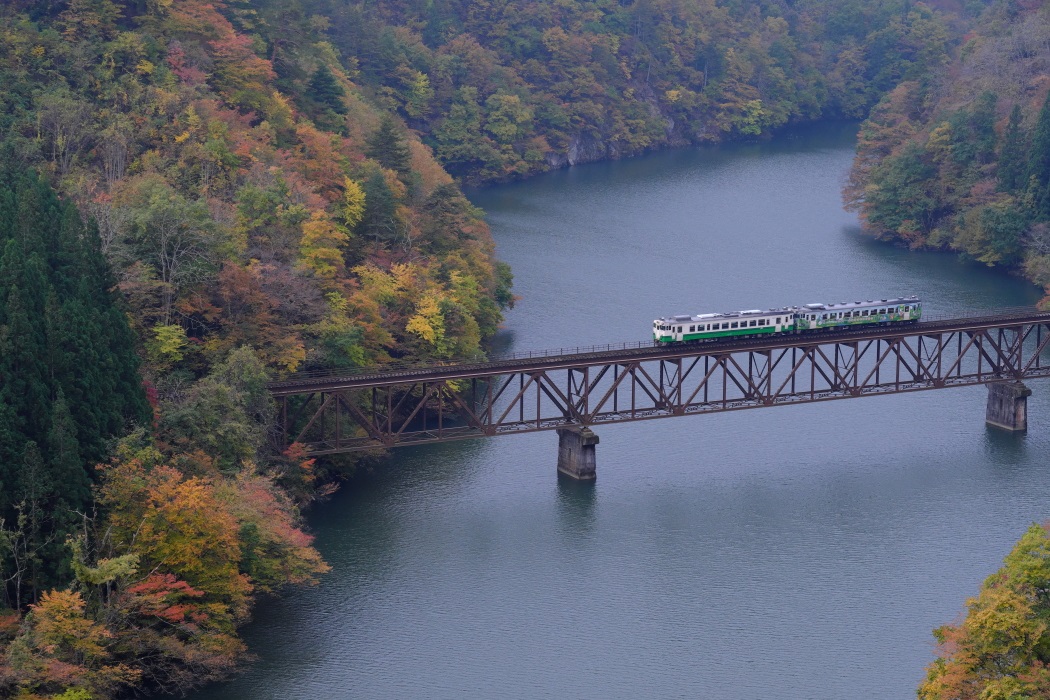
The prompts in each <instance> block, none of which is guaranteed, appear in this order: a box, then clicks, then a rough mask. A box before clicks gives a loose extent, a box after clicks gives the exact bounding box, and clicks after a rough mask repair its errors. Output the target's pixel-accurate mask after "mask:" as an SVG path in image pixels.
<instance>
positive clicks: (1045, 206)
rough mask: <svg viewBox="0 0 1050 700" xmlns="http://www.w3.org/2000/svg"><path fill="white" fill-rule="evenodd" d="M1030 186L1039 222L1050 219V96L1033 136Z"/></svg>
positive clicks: (1029, 175)
mask: <svg viewBox="0 0 1050 700" xmlns="http://www.w3.org/2000/svg"><path fill="white" fill-rule="evenodd" d="M1028 186H1029V187H1030V188H1031V194H1032V201H1033V202H1034V203H1035V212H1034V213H1035V216H1036V218H1037V219H1039V220H1046V219H1048V218H1050V190H1048V188H1050V94H1048V95H1047V99H1046V102H1044V103H1043V108H1042V109H1041V110H1040V111H1039V119H1038V121H1037V122H1036V124H1035V132H1034V133H1033V134H1032V151H1031V157H1030V160H1029V162H1028Z"/></svg>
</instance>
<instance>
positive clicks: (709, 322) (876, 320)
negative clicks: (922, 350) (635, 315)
mask: <svg viewBox="0 0 1050 700" xmlns="http://www.w3.org/2000/svg"><path fill="white" fill-rule="evenodd" d="M921 316H922V301H921V300H920V299H919V297H917V296H909V297H900V298H897V299H871V300H868V301H843V302H839V303H838V304H827V303H824V304H821V303H816V304H803V305H801V306H784V307H781V308H779V309H766V310H764V311H763V310H762V309H750V310H747V311H731V312H728V313H721V314H698V315H696V316H690V315H688V314H686V315H679V316H667V317H665V318H658V319H655V320H654V321H653V340H654V341H655V342H656V343H688V342H693V341H708V340H721V339H722V338H739V337H742V336H744V337H750V336H757V335H784V334H788V333H790V334H809V333H824V332H828V331H832V330H838V329H844V328H854V327H858V326H873V325H874V326H891V325H899V324H908V323H916V322H918V320H919V318H920V317H921Z"/></svg>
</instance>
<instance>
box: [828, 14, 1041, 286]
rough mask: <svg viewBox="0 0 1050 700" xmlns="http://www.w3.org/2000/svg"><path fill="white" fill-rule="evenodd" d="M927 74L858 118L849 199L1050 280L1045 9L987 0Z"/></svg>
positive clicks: (922, 242)
mask: <svg viewBox="0 0 1050 700" xmlns="http://www.w3.org/2000/svg"><path fill="white" fill-rule="evenodd" d="M937 78H938V79H937V80H933V81H926V82H923V81H905V82H903V83H901V84H900V85H899V86H898V87H896V88H895V89H894V90H893V91H892V92H891V93H890V94H889V95H887V97H886V98H885V99H884V100H883V101H882V102H880V104H879V105H878V106H877V107H876V108H875V109H874V110H873V112H872V115H871V117H870V118H869V119H868V120H867V121H866V122H864V124H863V126H862V128H861V132H860V134H861V135H860V142H859V146H858V151H857V158H856V162H855V163H854V166H853V171H852V173H851V177H850V185H849V187H848V188H847V189H846V199H847V201H848V203H849V204H851V205H852V206H854V207H855V208H857V209H858V210H859V211H860V213H861V215H862V218H863V220H864V225H865V227H866V228H867V229H868V230H869V231H871V232H872V233H873V234H875V235H877V236H879V237H880V238H885V239H889V240H894V241H900V242H902V243H905V244H907V245H909V246H911V247H915V248H920V247H926V248H943V249H950V250H956V251H959V253H961V254H962V255H963V256H965V257H967V258H970V259H973V260H977V261H980V262H982V263H985V264H987V265H994V266H1001V267H1004V268H1006V269H1016V270H1021V271H1023V272H1024V274H1026V275H1027V276H1028V277H1029V278H1030V279H1032V280H1033V281H1034V282H1036V283H1038V284H1040V285H1042V286H1044V287H1047V286H1048V285H1050V101H1048V100H1047V94H1048V89H1050V15H1048V13H1047V10H1046V9H1045V8H1044V7H1043V5H1042V3H1025V2H1017V1H1014V0H1011V1H1009V2H999V3H995V4H993V5H992V6H991V7H990V8H989V10H988V11H987V12H986V13H985V14H984V15H983V16H982V17H981V19H980V21H979V22H978V23H977V24H976V28H975V30H974V32H973V33H972V34H971V35H970V36H969V37H968V39H967V41H966V42H965V44H964V45H963V46H962V47H961V49H960V51H959V55H958V57H957V59H956V60H954V61H953V62H952V63H951V64H950V65H949V66H948V68H947V70H945V71H943V72H942V73H940V74H938V76H937Z"/></svg>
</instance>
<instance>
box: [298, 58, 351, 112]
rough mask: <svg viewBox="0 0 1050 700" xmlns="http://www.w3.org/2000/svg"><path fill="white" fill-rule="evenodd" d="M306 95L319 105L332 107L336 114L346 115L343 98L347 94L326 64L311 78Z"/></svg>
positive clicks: (319, 67)
mask: <svg viewBox="0 0 1050 700" xmlns="http://www.w3.org/2000/svg"><path fill="white" fill-rule="evenodd" d="M306 95H307V97H309V98H310V99H312V100H314V101H315V102H317V103H319V104H323V105H326V106H327V107H330V108H331V110H332V111H333V112H335V113H336V114H346V112H347V109H346V105H345V104H344V103H343V97H345V96H346V92H345V91H344V90H343V86H342V85H340V84H339V82H338V81H337V80H336V79H335V76H334V75H332V71H331V69H329V68H328V66H327V65H326V64H324V63H322V64H321V65H320V66H318V68H317V70H316V71H314V74H313V77H311V78H310V84H309V85H308V86H307V88H306Z"/></svg>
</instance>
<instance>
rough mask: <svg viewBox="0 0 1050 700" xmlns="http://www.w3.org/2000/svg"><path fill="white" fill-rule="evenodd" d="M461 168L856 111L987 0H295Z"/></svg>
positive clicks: (933, 53) (476, 170) (936, 48)
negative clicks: (326, 24) (325, 22)
mask: <svg viewBox="0 0 1050 700" xmlns="http://www.w3.org/2000/svg"><path fill="white" fill-rule="evenodd" d="M304 4H305V5H307V6H309V7H310V11H311V12H315V13H318V14H321V15H324V16H325V17H327V18H330V20H331V26H330V28H329V30H328V32H329V34H330V36H331V37H332V42H333V44H334V45H335V46H336V48H337V49H338V50H339V51H340V52H342V54H343V56H344V58H346V59H347V61H348V63H350V64H352V65H355V66H356V67H357V69H358V71H359V75H360V80H361V82H362V83H363V84H365V85H367V86H369V87H370V88H371V89H372V91H373V92H374V94H375V95H376V98H377V99H378V100H379V101H380V102H381V103H383V104H384V105H386V106H387V107H388V108H389V109H391V110H396V111H397V113H398V114H400V115H401V116H402V117H403V118H404V119H405V120H406V122H407V123H408V124H409V125H410V126H411V127H412V128H414V129H417V130H419V132H420V133H421V134H422V135H423V138H424V141H425V142H426V143H428V144H429V145H431V146H432V147H433V148H434V150H435V153H436V154H437V156H438V158H439V159H440V160H441V162H442V163H443V164H444V165H445V167H446V168H447V169H448V171H449V172H451V173H452V174H454V175H456V176H457V177H460V178H462V179H463V180H466V181H473V182H478V181H491V180H502V179H508V178H513V177H518V176H522V175H527V174H530V173H535V172H539V171H543V170H547V169H550V168H552V167H559V166H562V165H564V164H566V163H569V164H574V163H580V162H585V161H591V160H599V159H605V158H616V157H620V156H627V155H631V154H636V153H639V152H641V151H644V150H646V149H651V148H658V147H663V146H668V145H683V144H689V143H700V142H717V141H722V140H727V139H740V138H756V137H762V136H766V135H769V134H771V133H772V132H773V131H774V130H776V129H777V128H778V127H782V126H784V125H787V124H792V123H797V122H802V121H812V120H816V119H822V118H850V119H857V118H861V117H863V116H865V115H866V114H867V112H868V109H869V108H870V107H871V105H873V104H874V103H875V102H876V101H877V100H878V99H879V98H880V97H881V96H882V95H883V94H884V93H885V92H886V91H888V90H890V89H892V88H893V87H895V86H896V85H897V84H898V83H899V82H900V81H902V80H924V79H925V76H926V75H928V74H929V72H930V71H931V69H937V68H939V67H941V66H942V65H943V64H944V63H945V62H946V60H947V56H948V55H949V51H950V49H951V48H952V46H953V45H954V44H955V43H956V41H957V39H958V37H959V36H960V35H961V30H962V24H961V23H962V22H963V21H964V20H965V18H968V17H969V16H970V14H971V12H977V11H979V10H980V9H981V8H982V7H983V3H981V2H972V3H968V4H967V5H966V6H963V5H961V4H956V3H954V2H950V1H949V2H931V3H926V4H923V3H916V2H911V0H889V1H886V2H870V1H867V0H847V1H841V0H803V1H801V2H783V1H781V0H746V1H745V0H691V1H689V2H683V1H681V0H633V1H632V0H559V1H558V2H540V1H537V0H527V1H520V0H425V1H424V0H386V1H384V2H354V1H352V0H350V1H347V0H304Z"/></svg>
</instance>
